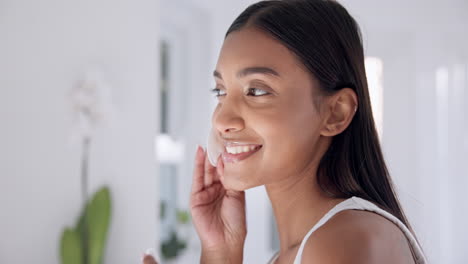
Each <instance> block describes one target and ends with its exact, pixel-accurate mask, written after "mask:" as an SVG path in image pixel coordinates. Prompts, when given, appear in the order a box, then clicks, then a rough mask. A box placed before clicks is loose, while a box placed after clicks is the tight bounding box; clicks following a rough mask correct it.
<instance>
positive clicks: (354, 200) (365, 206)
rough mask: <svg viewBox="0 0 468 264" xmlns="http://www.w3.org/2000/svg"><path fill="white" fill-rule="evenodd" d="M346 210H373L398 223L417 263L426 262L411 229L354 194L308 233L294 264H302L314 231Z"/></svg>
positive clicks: (334, 208)
mask: <svg viewBox="0 0 468 264" xmlns="http://www.w3.org/2000/svg"><path fill="white" fill-rule="evenodd" d="M344 210H364V211H371V212H375V213H377V214H380V215H382V216H384V217H385V218H387V219H388V220H390V221H392V222H393V223H394V224H396V225H397V226H398V227H399V228H400V229H401V230H402V231H403V233H404V234H405V236H406V238H407V239H408V241H409V243H410V246H411V247H412V248H413V251H414V253H415V257H416V263H417V264H426V263H427V260H426V259H425V257H424V254H423V252H422V249H421V247H420V246H419V244H418V243H417V241H416V239H415V238H414V236H413V234H412V233H411V232H410V231H409V229H408V228H407V227H406V226H405V225H404V224H403V223H402V222H401V221H400V220H399V219H398V218H396V217H395V216H393V215H392V214H390V213H389V212H387V211H385V210H383V209H381V208H379V207H378V206H376V205H375V204H373V203H371V202H369V201H367V200H365V199H362V198H359V197H357V196H353V197H351V198H349V199H347V200H344V201H342V202H341V203H339V204H337V205H335V207H333V208H332V209H331V210H330V211H328V212H327V213H326V214H325V215H324V216H323V217H322V218H321V219H320V220H319V221H318V222H317V224H315V225H314V226H313V227H312V229H310V230H309V232H308V233H307V234H306V236H305V237H304V239H303V240H302V243H301V246H300V247H299V250H298V252H297V254H296V258H295V259H294V264H300V263H301V259H302V253H303V251H304V247H305V244H306V242H307V240H308V239H309V237H310V236H311V235H312V233H313V232H314V231H315V230H317V229H318V228H320V227H321V226H322V225H324V224H325V223H326V222H327V221H328V220H329V219H330V218H331V217H332V216H334V215H335V214H337V213H338V212H341V211H344Z"/></svg>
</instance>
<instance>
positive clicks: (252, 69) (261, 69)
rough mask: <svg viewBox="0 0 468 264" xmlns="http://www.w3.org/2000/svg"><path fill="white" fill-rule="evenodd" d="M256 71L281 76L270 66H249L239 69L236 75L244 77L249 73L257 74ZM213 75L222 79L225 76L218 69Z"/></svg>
mask: <svg viewBox="0 0 468 264" xmlns="http://www.w3.org/2000/svg"><path fill="white" fill-rule="evenodd" d="M255 73H259V74H264V75H271V76H275V77H280V75H279V73H278V72H277V71H275V70H273V69H272V68H268V67H247V68H244V69H242V70H240V71H238V72H237V75H236V76H237V78H243V77H245V76H247V75H250V74H255ZM213 76H214V77H217V78H219V79H221V80H222V79H223V77H222V76H221V73H219V72H218V71H216V70H215V71H214V72H213Z"/></svg>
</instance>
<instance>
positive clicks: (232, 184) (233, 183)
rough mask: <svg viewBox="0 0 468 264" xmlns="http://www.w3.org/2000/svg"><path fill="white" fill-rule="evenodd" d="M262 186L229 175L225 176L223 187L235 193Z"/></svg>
mask: <svg viewBox="0 0 468 264" xmlns="http://www.w3.org/2000/svg"><path fill="white" fill-rule="evenodd" d="M260 185H261V184H254V183H253V182H251V181H249V180H248V179H240V178H237V177H232V176H229V175H225V176H224V181H223V186H224V188H225V189H226V190H233V191H246V190H248V189H251V188H254V187H257V186H260Z"/></svg>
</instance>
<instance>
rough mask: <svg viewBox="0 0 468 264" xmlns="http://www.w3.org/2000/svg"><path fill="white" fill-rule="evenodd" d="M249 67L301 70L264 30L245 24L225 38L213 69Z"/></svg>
mask: <svg viewBox="0 0 468 264" xmlns="http://www.w3.org/2000/svg"><path fill="white" fill-rule="evenodd" d="M248 66H266V67H270V68H273V69H275V70H276V71H278V72H280V74H281V72H291V71H302V72H303V74H305V72H304V71H303V70H302V69H300V68H302V65H301V64H300V63H299V61H298V59H297V57H296V56H295V55H294V53H292V52H291V51H290V50H289V49H287V48H286V47H285V46H284V45H283V44H281V43H280V42H279V41H278V40H276V39H274V38H273V37H272V36H270V35H268V34H267V33H265V32H263V31H261V30H259V29H257V28H254V27H247V28H243V29H241V30H238V31H234V32H231V33H230V34H229V35H228V36H227V37H226V39H225V40H224V43H223V46H222V48H221V52H220V55H219V58H218V63H217V66H216V69H217V70H218V71H221V72H224V71H229V70H231V69H232V70H235V69H239V68H242V67H248Z"/></svg>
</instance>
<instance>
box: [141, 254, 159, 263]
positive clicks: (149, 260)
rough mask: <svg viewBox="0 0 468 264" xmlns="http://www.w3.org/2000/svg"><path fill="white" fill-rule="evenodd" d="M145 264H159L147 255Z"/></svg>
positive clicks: (144, 260)
mask: <svg viewBox="0 0 468 264" xmlns="http://www.w3.org/2000/svg"><path fill="white" fill-rule="evenodd" d="M143 264H158V262H156V260H155V259H154V258H153V256H151V255H145V256H144V257H143Z"/></svg>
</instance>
